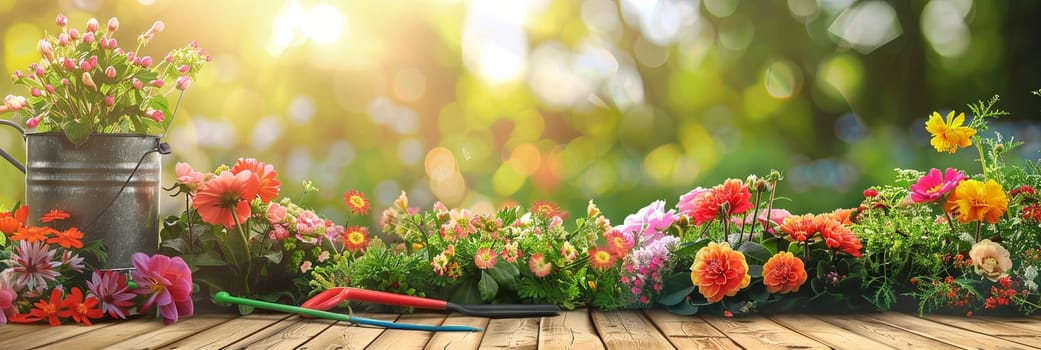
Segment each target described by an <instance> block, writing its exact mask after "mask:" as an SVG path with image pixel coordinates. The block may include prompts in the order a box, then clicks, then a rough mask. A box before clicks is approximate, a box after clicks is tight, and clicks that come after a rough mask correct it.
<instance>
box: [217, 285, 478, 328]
mask: <svg viewBox="0 0 1041 350" xmlns="http://www.w3.org/2000/svg"><path fill="white" fill-rule="evenodd" d="M213 300H214V301H215V302H217V303H218V304H239V305H247V306H252V307H255V308H258V309H265V310H272V311H280V312H288V313H295V314H300V315H304V316H310V317H316V318H324V319H329V320H337V321H345V322H351V323H356V324H360V325H367V326H376V327H385V328H389V329H404V330H415V331H430V332H438V331H454V332H481V331H482V329H481V327H471V326H430V325H421V324H408V323H395V322H388V321H381V320H374V319H371V318H364V317H358V316H352V315H344V314H340V313H335V312H328V311H323V310H315V309H309V308H305V307H300V306H292V305H285V304H278V303H269V302H266V301H260V300H254V299H248V298H240V297H235V296H232V295H231V294H228V292H225V291H220V292H217V295H214V296H213Z"/></svg>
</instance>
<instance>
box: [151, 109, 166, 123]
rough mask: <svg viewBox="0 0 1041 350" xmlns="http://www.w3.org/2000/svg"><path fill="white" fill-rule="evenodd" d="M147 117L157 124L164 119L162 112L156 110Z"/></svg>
mask: <svg viewBox="0 0 1041 350" xmlns="http://www.w3.org/2000/svg"><path fill="white" fill-rule="evenodd" d="M148 116H150V117H152V120H155V121H157V122H161V121H163V118H164V117H163V111H158V110H157V111H152V113H149V115H148Z"/></svg>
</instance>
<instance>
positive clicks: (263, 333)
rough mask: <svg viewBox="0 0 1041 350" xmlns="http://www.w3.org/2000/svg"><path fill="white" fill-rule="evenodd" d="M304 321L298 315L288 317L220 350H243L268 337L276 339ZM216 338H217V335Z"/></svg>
mask: <svg viewBox="0 0 1041 350" xmlns="http://www.w3.org/2000/svg"><path fill="white" fill-rule="evenodd" d="M305 320H306V319H305V318H303V317H300V315H292V316H289V317H287V318H285V319H282V320H279V321H278V322H275V324H272V325H270V326H268V327H265V328H264V329H261V330H259V331H257V332H255V333H253V334H250V335H249V336H247V337H245V338H242V339H239V340H237V341H235V342H234V343H231V345H228V346H225V347H222V349H245V348H246V347H247V346H249V345H250V344H253V343H256V342H258V341H261V340H264V339H267V338H269V337H277V336H279V335H280V334H282V332H284V331H285V330H286V329H287V328H289V327H292V326H293V325H295V324H297V323H300V322H303V321H305ZM217 336H218V337H219V335H217Z"/></svg>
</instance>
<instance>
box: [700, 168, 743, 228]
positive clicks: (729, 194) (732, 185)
mask: <svg viewBox="0 0 1041 350" xmlns="http://www.w3.org/2000/svg"><path fill="white" fill-rule="evenodd" d="M750 198H752V193H751V192H749V191H748V185H745V182H744V181H741V180H737V179H727V180H726V181H724V182H723V183H722V184H720V185H718V186H716V187H713V188H712V189H710V190H708V192H703V193H700V194H698V195H697V197H695V198H694V199H693V203H692V206H693V207H694V209H693V211H692V212H691V213H690V214H691V218H692V219H694V223H695V224H697V225H701V224H703V223H706V222H709V221H712V219H715V218H716V215H718V214H719V213H720V212H722V213H723V214H724V215H725V216H731V215H734V214H740V213H744V212H746V211H748V209H751V208H752V202H751V201H750V200H749V199H750Z"/></svg>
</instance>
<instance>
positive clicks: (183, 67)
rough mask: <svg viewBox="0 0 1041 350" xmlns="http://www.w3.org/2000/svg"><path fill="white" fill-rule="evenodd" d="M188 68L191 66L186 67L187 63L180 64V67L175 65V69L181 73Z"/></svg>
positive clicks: (186, 71) (185, 71)
mask: <svg viewBox="0 0 1041 350" xmlns="http://www.w3.org/2000/svg"><path fill="white" fill-rule="evenodd" d="M189 69H191V67H188V65H187V64H185V65H181V66H180V67H177V71H178V72H181V73H188V70H189Z"/></svg>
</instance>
